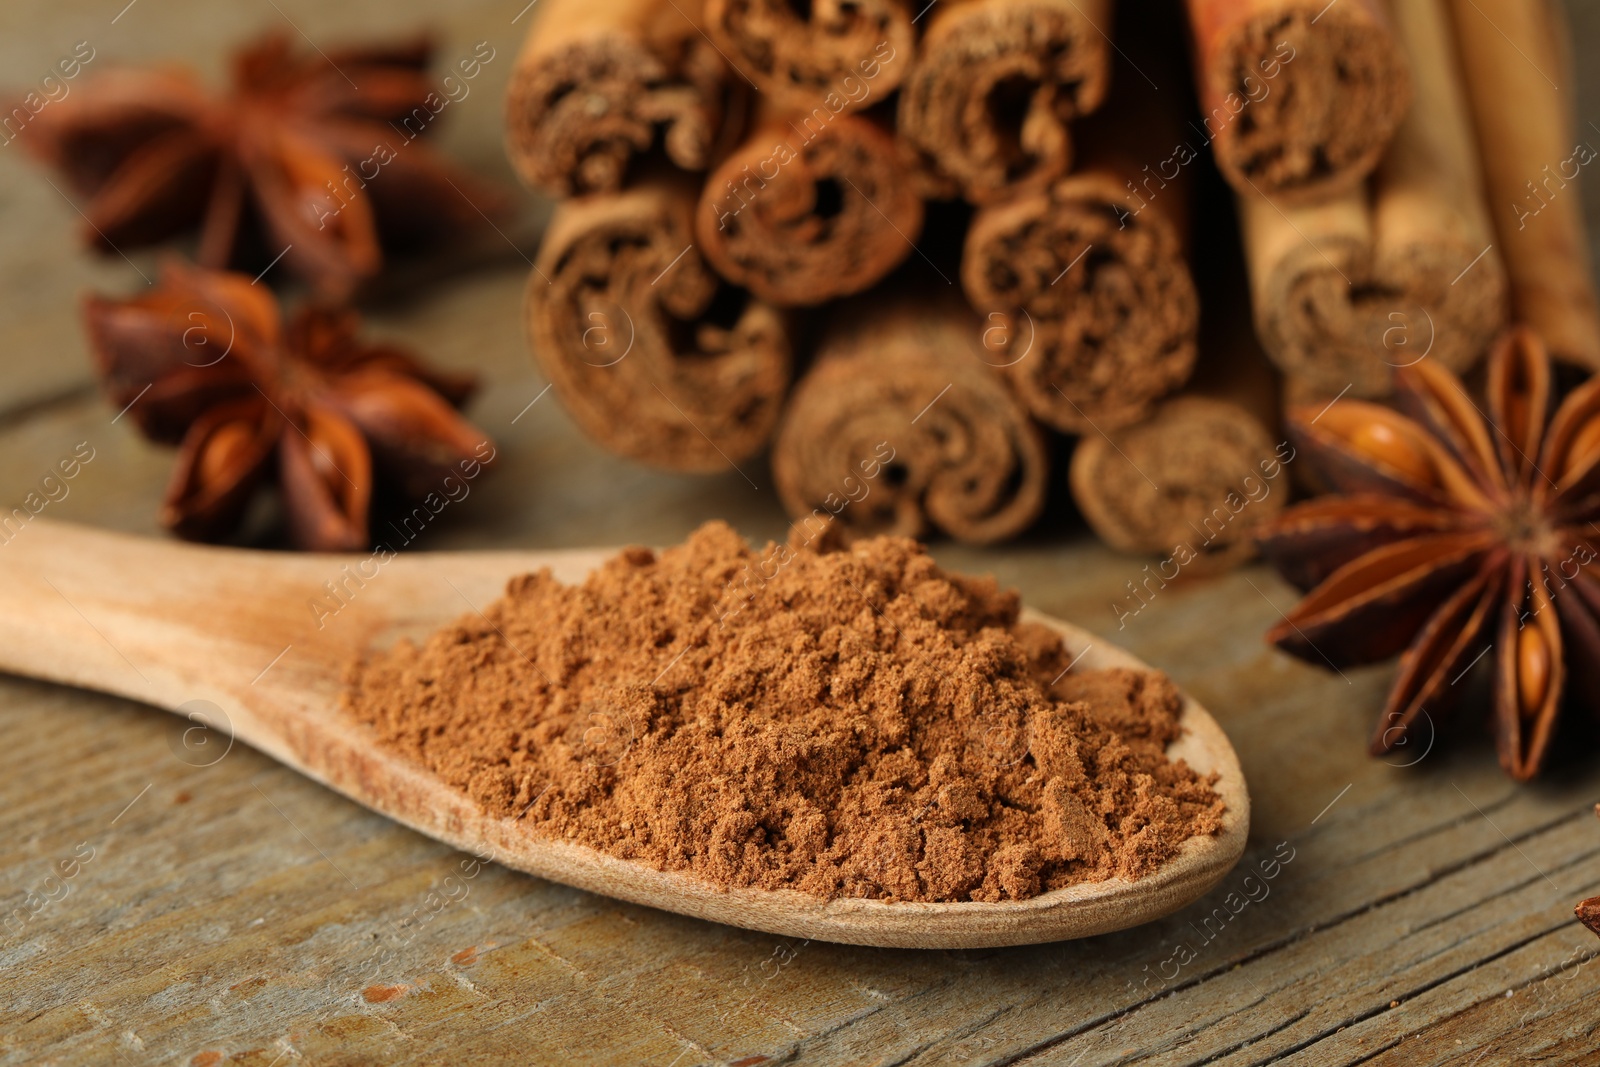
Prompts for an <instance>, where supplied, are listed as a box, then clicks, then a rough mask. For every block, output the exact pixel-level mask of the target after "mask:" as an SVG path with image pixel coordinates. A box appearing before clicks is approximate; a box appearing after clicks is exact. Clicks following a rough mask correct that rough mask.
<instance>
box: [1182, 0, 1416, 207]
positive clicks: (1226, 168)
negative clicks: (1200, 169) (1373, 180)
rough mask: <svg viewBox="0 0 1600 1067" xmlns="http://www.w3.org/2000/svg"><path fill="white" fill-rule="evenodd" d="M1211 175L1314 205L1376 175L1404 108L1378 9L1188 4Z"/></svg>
mask: <svg viewBox="0 0 1600 1067" xmlns="http://www.w3.org/2000/svg"><path fill="white" fill-rule="evenodd" d="M1187 6H1188V11H1189V25H1190V28H1191V31H1192V36H1193V40H1194V49H1195V82H1196V86H1197V87H1198V90H1199V95H1200V111H1201V115H1202V121H1203V123H1204V126H1205V130H1206V134H1207V136H1208V137H1210V138H1211V139H1212V142H1213V145H1214V148H1215V151H1216V159H1217V166H1218V167H1219V168H1220V169H1221V171H1222V173H1223V176H1224V177H1226V178H1227V179H1228V182H1229V184H1231V185H1232V186H1233V187H1234V188H1235V189H1237V190H1238V191H1239V192H1241V193H1246V192H1255V193H1258V194H1263V195H1266V196H1270V197H1272V198H1274V199H1275V200H1278V201H1279V202H1281V203H1285V204H1288V203H1301V204H1305V203H1313V202H1316V201H1319V200H1325V199H1327V198H1329V197H1331V196H1335V195H1337V194H1339V193H1341V192H1345V191H1348V190H1350V189H1353V188H1355V187H1356V186H1357V185H1358V184H1359V183H1360V182H1361V179H1363V178H1365V177H1366V176H1367V175H1368V174H1369V173H1371V171H1372V169H1373V168H1374V167H1376V166H1377V164H1378V160H1379V158H1380V157H1381V156H1382V155H1383V151H1384V149H1385V148H1386V147H1387V146H1388V144H1389V141H1390V139H1391V138H1392V137H1393V136H1394V134H1395V130H1396V129H1397V128H1398V126H1399V125H1400V121H1401V119H1402V118H1403V117H1404V115H1405V113H1406V108H1407V106H1408V104H1409V103H1410V79H1409V77H1408V74H1407V71H1406V63H1405V57H1404V55H1403V53H1402V51H1401V49H1400V46H1399V43H1398V42H1397V40H1396V39H1395V35H1394V33H1393V31H1392V29H1391V27H1390V22H1389V19H1388V16H1387V13H1386V9H1385V5H1384V0H1339V2H1336V3H1328V2H1327V0H1187Z"/></svg>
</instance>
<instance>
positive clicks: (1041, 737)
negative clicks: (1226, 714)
mask: <svg viewBox="0 0 1600 1067" xmlns="http://www.w3.org/2000/svg"><path fill="white" fill-rule="evenodd" d="M827 540H829V539H827V538H822V539H813V543H812V545H810V546H801V545H800V544H799V539H798V538H793V539H791V544H790V545H769V546H767V548H766V549H765V550H763V551H761V552H756V551H754V550H752V549H751V547H750V546H749V545H747V544H746V543H745V542H744V541H743V540H742V539H741V538H739V536H738V535H737V534H735V533H734V531H733V530H732V529H730V528H729V527H728V526H726V525H725V524H722V523H710V524H707V525H706V526H703V527H701V528H700V529H699V530H698V531H696V532H695V533H694V534H693V535H692V536H691V537H690V538H689V539H688V541H687V542H686V543H685V544H682V545H679V546H677V547H674V548H670V549H667V550H666V551H664V552H662V553H661V554H660V555H659V556H658V555H657V554H655V553H654V552H652V551H650V550H649V549H644V548H630V549H627V550H626V551H624V552H622V553H621V554H620V555H618V556H617V557H616V558H614V559H612V560H610V561H609V562H607V563H606V564H605V565H604V566H603V567H601V568H600V569H599V570H597V571H596V572H595V573H593V574H592V575H590V576H589V578H588V579H587V580H586V581H585V582H584V583H583V584H582V585H580V586H565V585H562V584H560V583H559V582H557V581H556V580H555V579H553V578H552V577H551V576H550V575H549V574H548V573H547V572H541V573H539V574H529V575H524V576H521V577H518V578H514V579H512V581H511V582H510V583H509V585H508V587H507V589H506V594H505V596H504V597H503V598H502V599H501V600H499V601H498V602H496V603H495V604H494V605H493V606H491V607H490V608H488V609H487V610H486V611H485V612H484V615H483V616H479V615H477V614H473V615H471V616H468V617H465V618H463V619H461V620H460V621H459V622H457V623H455V624H454V625H452V626H449V627H447V628H445V629H443V630H441V631H439V632H438V633H436V634H434V635H433V636H432V637H431V638H429V639H428V640H427V642H426V643H425V644H423V645H422V646H421V647H416V646H414V645H412V644H409V643H402V644H400V645H398V646H397V647H395V648H394V649H393V650H391V651H388V652H385V653H381V654H378V655H376V656H375V657H373V658H371V659H370V660H369V661H367V662H365V663H362V664H358V665H355V666H353V667H352V669H351V672H350V676H349V687H348V691H347V693H346V698H345V702H346V707H347V708H348V710H349V711H350V712H352V713H353V714H354V715H355V716H356V717H357V718H358V719H360V720H361V721H363V722H365V723H368V724H370V725H371V726H372V727H373V728H374V729H375V730H376V732H377V734H378V735H379V737H380V738H381V739H382V741H383V742H384V743H385V744H388V745H390V746H393V747H394V748H397V749H399V750H400V751H401V752H403V753H404V754H406V755H407V756H409V757H410V758H412V759H414V760H416V761H418V762H420V763H422V764H423V765H425V766H426V767H428V768H429V769H430V770H432V771H433V772H434V773H436V774H437V775H439V776H440V777H441V778H442V779H444V780H445V781H446V782H448V783H450V784H451V785H453V786H455V787H457V788H460V789H463V790H465V791H466V792H467V793H469V794H470V795H471V796H472V797H473V798H474V799H475V800H476V801H477V802H478V803H480V804H481V805H483V807H484V808H485V809H486V810H487V811H488V812H490V813H491V814H494V815H499V816H514V817H516V818H519V819H521V820H523V821H524V822H525V823H526V825H527V826H528V828H529V830H530V831H531V832H533V833H535V834H538V835H542V836H545V837H551V838H557V839H565V840H567V841H571V842H575V843H579V844H584V845H588V846H591V847H593V848H596V849H600V850H603V851H605V852H608V853H611V854H613V855H616V856H620V857H623V858H626V859H631V860H636V861H640V862H643V863H646V864H649V865H651V866H654V867H657V868H660V869H665V870H675V871H684V872H688V873H691V874H693V875H695V876H697V877H699V878H702V879H705V880H709V881H711V882H713V883H716V884H718V885H722V886H728V887H732V886H752V887H759V888H762V889H780V888H790V889H798V890H801V891H803V892H806V893H811V894H815V895H817V896H821V897H830V898H831V897H841V896H854V897H874V898H881V899H887V900H922V901H956V900H979V901H997V900H1008V899H1019V898H1025V897H1030V896H1034V895H1036V894H1039V893H1042V892H1045V891H1047V890H1051V889H1056V888H1059V887H1061V886H1066V885H1071V884H1073V883H1077V882H1085V881H1097V880H1100V879H1104V878H1107V877H1110V876H1112V875H1121V876H1124V877H1127V878H1137V877H1139V876H1141V875H1145V874H1148V873H1149V872H1151V871H1153V870H1155V869H1156V868H1157V867H1159V866H1160V865H1161V864H1162V863H1163V862H1165V861H1166V860H1167V859H1169V858H1170V857H1171V856H1172V855H1173V854H1174V852H1175V851H1176V850H1177V848H1178V847H1179V845H1181V844H1182V842H1183V841H1184V840H1185V839H1187V838H1189V837H1191V836H1194V835H1200V834H1210V833H1214V832H1216V830H1217V829H1218V827H1219V825H1220V817H1221V814H1222V808H1223V804H1222V801H1221V799H1220V798H1219V797H1218V796H1217V795H1216V793H1214V792H1213V791H1212V789H1211V788H1210V782H1209V780H1207V779H1205V778H1203V777H1201V776H1200V775H1198V774H1196V773H1195V772H1194V771H1193V770H1192V769H1190V768H1189V767H1188V766H1187V765H1185V764H1184V763H1182V762H1181V761H1179V762H1173V761H1169V760H1168V759H1167V758H1166V756H1165V754H1164V750H1165V747H1166V745H1167V744H1168V743H1169V742H1170V741H1172V740H1173V739H1174V738H1175V737H1176V736H1177V735H1178V733H1179V728H1178V725H1177V718H1178V713H1179V706H1180V700H1179V697H1178V694H1177V692H1176V690H1175V689H1174V687H1173V685H1172V683H1171V682H1170V681H1169V680H1168V679H1167V678H1166V676H1164V675H1162V674H1159V673H1156V672H1144V671H1128V670H1105V671H1089V670H1073V671H1069V670H1067V666H1068V662H1069V657H1068V654H1067V652H1066V650H1065V649H1064V648H1063V647H1062V644H1061V641H1060V639H1059V637H1057V636H1056V635H1055V634H1054V633H1053V632H1052V631H1050V630H1048V629H1047V628H1045V627H1043V626H1040V625H1037V624H1032V623H1022V622H1019V621H1018V611H1019V606H1020V605H1019V601H1018V597H1017V594H1016V593H1014V592H1009V591H1001V590H1000V589H999V588H998V586H997V585H996V584H995V582H994V580H993V579H990V578H984V579H975V578H967V577H963V576H960V575H956V574H948V573H945V572H944V571H941V570H940V569H939V567H937V566H936V565H935V564H934V562H933V560H932V559H931V558H929V557H928V555H927V554H926V552H925V551H924V549H923V548H922V547H921V546H919V545H918V544H917V543H916V542H914V541H910V540H905V539H900V538H886V537H885V538H876V539H873V540H868V541H861V542H857V543H856V544H854V545H853V546H851V547H850V548H849V549H848V550H841V549H838V548H836V547H835V546H833V545H831V544H825V543H824V542H826V541H827Z"/></svg>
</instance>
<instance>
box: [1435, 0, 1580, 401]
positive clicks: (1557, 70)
mask: <svg viewBox="0 0 1600 1067" xmlns="http://www.w3.org/2000/svg"><path fill="white" fill-rule="evenodd" d="M1451 10H1452V14H1453V15H1454V21H1455V39H1456V43H1457V45H1458V47H1459V50H1460V56H1461V61H1462V65H1463V67H1464V68H1465V69H1466V71H1467V74H1468V77H1467V79H1466V82H1467V90H1468V93H1467V95H1468V100H1469V102H1470V104H1471V108H1472V116H1473V120H1474V124H1475V126H1476V129H1477V135H1478V146H1479V148H1480V149H1481V151H1482V158H1483V170H1484V176H1485V178H1486V182H1487V186H1488V190H1489V203H1490V206H1491V210H1490V215H1491V218H1492V219H1493V222H1494V229H1495V233H1496V234H1497V237H1496V240H1495V244H1496V247H1497V249H1498V250H1499V251H1500V253H1501V254H1502V255H1503V257H1504V259H1505V264H1506V270H1507V272H1508V274H1509V275H1510V280H1511V309H1512V314H1513V316H1514V317H1515V318H1517V319H1518V320H1520V321H1522V322H1526V323H1527V324H1528V325H1530V326H1532V327H1533V328H1534V330H1535V332H1537V333H1538V334H1539V335H1540V336H1541V337H1543V338H1544V340H1545V343H1546V344H1547V345H1548V346H1549V347H1550V353H1551V355H1554V356H1556V357H1557V358H1559V359H1563V360H1566V361H1567V362H1569V363H1576V364H1578V365H1580V366H1583V367H1586V368H1588V369H1589V370H1591V371H1593V370H1600V311H1597V309H1596V301H1595V289H1594V279H1593V275H1592V274H1591V273H1590V263H1589V241H1588V236H1587V233H1586V231H1585V229H1584V223H1583V199H1582V193H1581V191H1580V189H1579V187H1578V180H1577V178H1578V173H1579V170H1580V168H1582V167H1583V166H1585V165H1586V164H1589V163H1591V162H1593V161H1594V159H1595V157H1596V155H1597V152H1596V145H1597V144H1600V142H1597V141H1596V140H1594V139H1593V138H1591V137H1589V136H1588V135H1589V133H1590V132H1592V131H1589V130H1585V131H1584V137H1583V139H1582V140H1580V139H1579V138H1578V136H1577V135H1576V134H1575V133H1574V131H1573V129H1572V111H1573V88H1572V87H1573V83H1574V78H1573V74H1572V70H1571V65H1570V63H1568V62H1566V60H1567V56H1566V54H1565V50H1564V49H1563V47H1562V42H1563V40H1570V31H1569V30H1568V29H1567V27H1566V26H1565V25H1564V23H1563V21H1562V18H1561V14H1560V12H1559V11H1558V10H1556V8H1555V5H1553V4H1550V3H1546V2H1542V0H1473V2H1471V3H1462V2H1460V0H1456V2H1454V3H1452V5H1451Z"/></svg>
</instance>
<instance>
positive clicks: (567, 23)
mask: <svg viewBox="0 0 1600 1067" xmlns="http://www.w3.org/2000/svg"><path fill="white" fill-rule="evenodd" d="M539 7H540V12H539V13H538V14H537V17H536V21H535V22H534V24H533V26H532V27H531V28H530V29H529V31H528V36H527V40H526V41H525V42H524V44H523V47H522V52H521V54H520V55H519V56H518V57H517V62H516V67H515V69H514V70H513V72H512V75H511V82H510V85H509V86H508V87H507V90H506V154H507V155H508V156H509V157H510V159H511V164H512V166H513V167H514V168H515V169H516V172H517V175H518V176H519V177H520V178H521V179H522V180H523V181H524V182H526V183H527V184H528V185H529V186H530V187H531V188H533V189H535V190H538V191H541V192H544V193H546V194H548V195H550V196H573V195H578V194H583V193H590V192H611V191H615V190H616V189H619V188H621V186H622V184H623V182H624V179H625V177H626V175H627V171H628V166H629V163H630V162H631V161H632V160H633V159H634V157H635V156H637V155H639V154H641V153H643V152H645V151H646V150H648V149H649V148H650V147H651V146H652V144H653V143H654V142H655V139H656V137H657V135H658V134H662V135H663V136H662V144H663V147H664V149H665V152H666V155H667V157H668V158H669V159H671V161H672V162H673V163H675V164H677V165H678V166H680V167H683V168H685V169H688V170H703V169H704V168H705V167H706V166H708V165H709V163H710V162H711V160H710V153H711V150H712V145H713V143H714V142H715V140H716V136H717V133H718V129H719V126H720V124H721V122H722V117H723V108H724V95H725V94H724V84H725V81H726V78H727V68H726V66H725V64H724V62H723V60H722V58H721V57H720V56H719V55H717V52H716V49H715V48H714V47H713V46H712V44H711V42H710V41H708V40H707V39H706V37H705V35H704V34H703V33H701V31H700V28H699V27H698V26H697V25H696V23H695V22H694V21H692V19H691V15H693V14H694V13H695V12H696V11H698V6H697V5H694V4H690V3H687V2H684V3H678V2H676V0H544V2H543V3H541V4H540V5H539Z"/></svg>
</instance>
